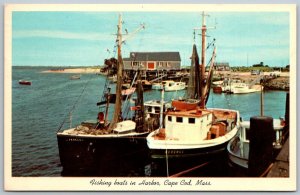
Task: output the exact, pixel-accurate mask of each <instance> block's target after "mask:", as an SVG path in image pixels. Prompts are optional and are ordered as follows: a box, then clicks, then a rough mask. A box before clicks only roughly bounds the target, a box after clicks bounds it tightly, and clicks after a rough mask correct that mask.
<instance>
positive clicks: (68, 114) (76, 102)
mask: <svg viewBox="0 0 300 195" xmlns="http://www.w3.org/2000/svg"><path fill="white" fill-rule="evenodd" d="M91 78H92V77H91ZM91 78H90V79H89V80H87V81H86V83H85V85H84V87H83V89H82V91H81V94H80V95H79V96H78V98H77V100H76V101H75V103H74V104H73V106H72V108H71V110H70V111H69V112H68V113H67V114H66V116H65V117H64V120H63V122H62V123H61V124H60V126H59V128H58V130H57V131H56V132H59V131H60V130H61V128H62V127H63V125H64V124H65V123H66V121H67V118H68V116H70V115H71V114H72V112H73V111H74V110H75V108H76V106H77V104H78V102H79V100H80V99H81V98H82V96H83V94H84V92H85V89H86V87H87V84H88V83H89V82H90V81H91V80H92V79H91Z"/></svg>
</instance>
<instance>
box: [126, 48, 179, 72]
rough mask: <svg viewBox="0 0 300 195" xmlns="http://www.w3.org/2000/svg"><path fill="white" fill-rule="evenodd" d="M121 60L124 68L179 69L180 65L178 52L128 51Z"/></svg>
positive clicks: (148, 69)
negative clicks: (128, 55) (126, 56)
mask: <svg viewBox="0 0 300 195" xmlns="http://www.w3.org/2000/svg"><path fill="white" fill-rule="evenodd" d="M123 62H124V70H137V69H139V70H146V71H157V70H180V66H181V58H180V54H179V52H130V57H129V58H124V59H123Z"/></svg>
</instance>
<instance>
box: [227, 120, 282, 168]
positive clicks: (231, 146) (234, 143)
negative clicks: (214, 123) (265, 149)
mask: <svg viewBox="0 0 300 195" xmlns="http://www.w3.org/2000/svg"><path fill="white" fill-rule="evenodd" d="M273 127H274V131H275V132H274V134H276V140H274V148H280V147H282V140H283V138H282V135H283V134H282V131H283V128H284V123H283V122H282V120H280V119H274V120H273ZM249 134H250V121H243V122H241V126H240V129H239V132H238V134H237V136H235V137H234V138H233V139H232V140H230V142H229V143H228V145H227V151H228V156H229V160H230V162H231V163H233V164H235V165H236V166H240V167H243V168H245V169H248V160H249V143H250V141H249Z"/></svg>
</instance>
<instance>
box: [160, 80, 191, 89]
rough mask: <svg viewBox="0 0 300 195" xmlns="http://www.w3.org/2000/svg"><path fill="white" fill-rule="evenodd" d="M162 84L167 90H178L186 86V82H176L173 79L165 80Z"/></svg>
mask: <svg viewBox="0 0 300 195" xmlns="http://www.w3.org/2000/svg"><path fill="white" fill-rule="evenodd" d="M162 84H163V85H164V87H165V88H164V89H165V91H178V90H183V89H185V87H186V86H185V83H184V82H175V81H173V80H169V81H163V82H162Z"/></svg>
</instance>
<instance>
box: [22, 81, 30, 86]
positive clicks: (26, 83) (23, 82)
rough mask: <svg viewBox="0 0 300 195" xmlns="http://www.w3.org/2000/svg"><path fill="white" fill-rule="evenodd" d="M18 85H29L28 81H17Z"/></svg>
mask: <svg viewBox="0 0 300 195" xmlns="http://www.w3.org/2000/svg"><path fill="white" fill-rule="evenodd" d="M19 84H20V85H31V82H30V81H19Z"/></svg>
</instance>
